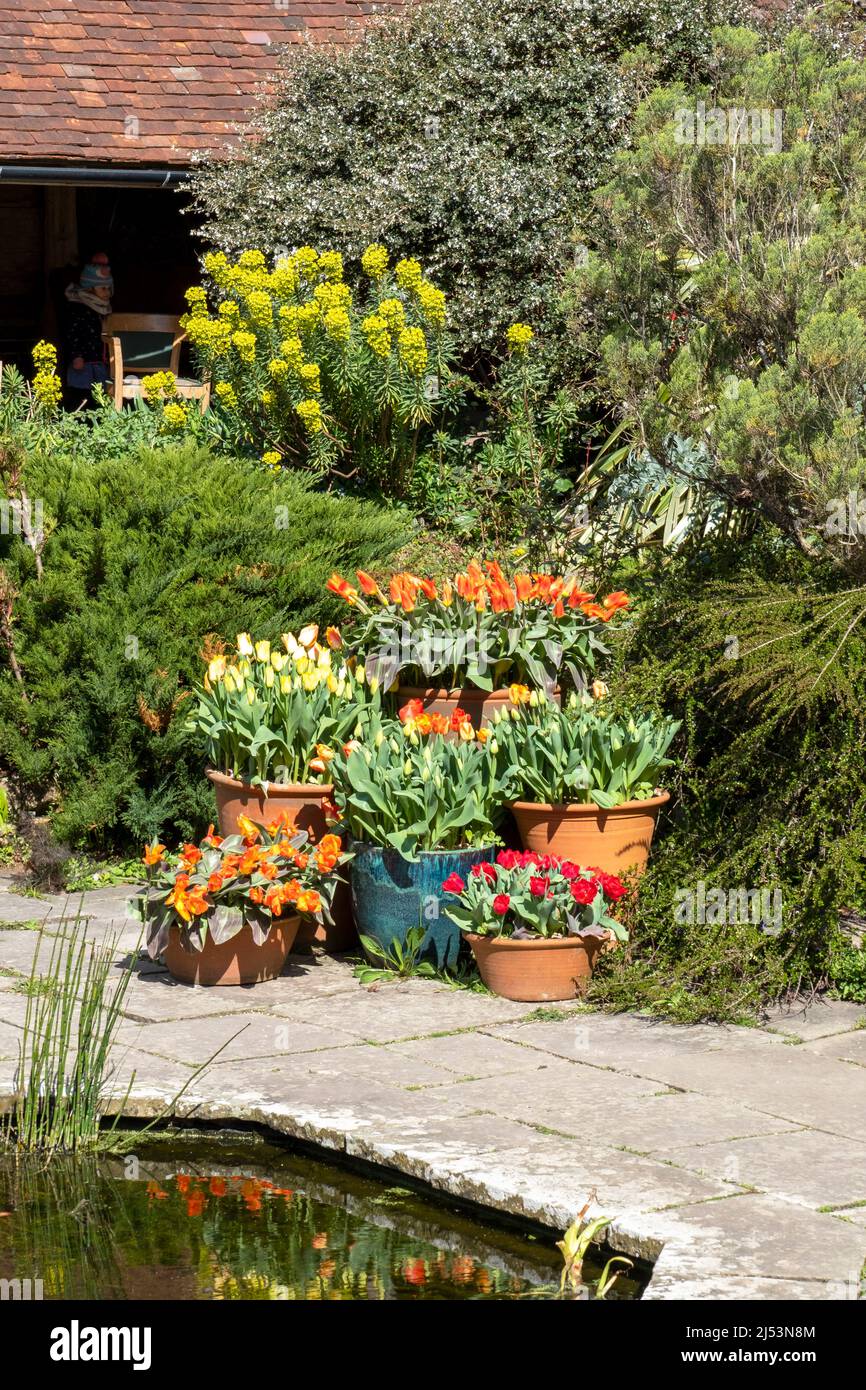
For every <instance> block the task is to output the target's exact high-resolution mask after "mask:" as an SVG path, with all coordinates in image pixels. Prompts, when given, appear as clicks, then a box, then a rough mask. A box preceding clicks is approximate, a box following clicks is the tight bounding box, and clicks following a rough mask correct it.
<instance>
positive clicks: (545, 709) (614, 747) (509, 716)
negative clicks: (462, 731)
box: [492, 686, 680, 808]
mask: <svg viewBox="0 0 866 1390" xmlns="http://www.w3.org/2000/svg"><path fill="white" fill-rule="evenodd" d="M679 727H680V726H679V723H678V722H677V721H676V720H673V719H668V718H667V717H665V716H658V715H654V714H642V713H634V714H629V715H625V716H619V715H617V714H614V713H605V712H604V709H603V708H601V707H600V706H599V704H598V703H597V702H595V701H593V699H592V697H591V696H589V695H588V694H584V695H582V696H578V695H576V694H572V695H571V696H570V698H569V700H568V701H567V703H566V706H565V708H564V709H560V708H559V706H558V705H556V704H555V703H554V702H553V701H551V700H548V699H547V697H546V695H545V694H544V692H543V691H538V690H534V691H530V690H529V689H528V688H527V687H516V686H515V687H513V689H512V699H511V705H510V707H509V708H507V709H505V710H503V711H497V713H496V714H495V715H494V717H493V727H492V732H493V745H492V746H493V748H494V749H495V753H496V758H497V765H498V773H499V777H500V778H501V780H502V783H503V784H504V785H505V786H506V787H507V795H508V799H509V800H511V801H518V800H524V801H536V802H551V803H553V804H554V805H564V804H568V803H581V802H582V803H592V804H594V805H596V806H603V807H606V808H609V807H611V806H620V805H622V803H623V802H625V801H644V800H646V799H647V798H649V797H651V796H653V794H654V793H655V791H656V789H657V786H658V783H659V780H660V778H661V774H662V771H663V769H664V768H666V767H671V766H672V763H673V760H672V759H671V758H668V757H667V756H666V755H667V752H668V749H669V748H670V745H671V742H672V741H673V737H674V735H675V733H676V732H677V729H678V728H679Z"/></svg>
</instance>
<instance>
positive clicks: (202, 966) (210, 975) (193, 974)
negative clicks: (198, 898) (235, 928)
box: [162, 915, 301, 985]
mask: <svg viewBox="0 0 866 1390" xmlns="http://www.w3.org/2000/svg"><path fill="white" fill-rule="evenodd" d="M300 923H301V919H300V917H298V916H297V915H294V916H292V917H286V918H285V919H283V920H282V921H280V920H276V921H275V922H274V924H273V926H272V927H271V929H270V931H269V932H268V936H267V940H266V941H264V942H263V943H262V945H261V946H257V945H256V943H255V941H254V940H253V933H252V929H251V928H250V927H248V926H245V927H241V929H240V931H239V932H238V933H237V935H236V936H233V937H232V938H231V940H230V941H224V942H223V943H222V945H220V946H217V945H216V943H215V942H214V941H213V940H212V939H211V936H210V933H208V935H207V936H206V937H205V943H204V946H203V947H202V949H201V950H200V951H186V950H184V948H183V946H182V945H181V942H180V933H179V931H178V928H177V927H172V928H171V929H170V930H169V934H168V945H167V946H166V948H165V950H164V951H163V953H162V958H163V960H164V961H165V964H166V965H167V966H168V969H169V970H170V971H171V973H172V975H173V976H174V978H175V979H176V980H182V981H183V983H184V984H186V985H254V984H257V983H258V982H259V981H260V980H275V979H276V977H277V976H278V975H279V974H280V972H281V970H282V968H283V966H284V965H285V963H286V957H287V955H288V954H289V951H290V950H291V949H292V945H293V944H294V940H295V936H296V935H297V931H298V927H299V926H300Z"/></svg>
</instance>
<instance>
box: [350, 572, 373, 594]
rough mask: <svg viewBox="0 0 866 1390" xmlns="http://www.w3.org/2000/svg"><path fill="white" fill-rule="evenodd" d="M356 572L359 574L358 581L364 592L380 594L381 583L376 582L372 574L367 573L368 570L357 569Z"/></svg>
mask: <svg viewBox="0 0 866 1390" xmlns="http://www.w3.org/2000/svg"><path fill="white" fill-rule="evenodd" d="M355 573H356V575H357V576H358V583H359V584H360V586H361V589H362V592H363V593H365V594H378V592H379V585H378V584H377V583H376V581H375V579H374V578H373V576H372V574H367V572H366V570H355Z"/></svg>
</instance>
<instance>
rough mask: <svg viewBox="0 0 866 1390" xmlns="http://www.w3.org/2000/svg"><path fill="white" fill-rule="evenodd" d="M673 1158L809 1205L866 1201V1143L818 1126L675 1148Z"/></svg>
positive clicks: (695, 1169)
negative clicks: (825, 1131) (826, 1132)
mask: <svg viewBox="0 0 866 1390" xmlns="http://www.w3.org/2000/svg"><path fill="white" fill-rule="evenodd" d="M674 1161H675V1162H676V1163H678V1164H681V1165H682V1167H684V1168H690V1169H692V1171H693V1172H699V1173H703V1174H704V1176H706V1177H720V1178H721V1177H728V1178H732V1179H733V1180H734V1181H735V1182H740V1183H744V1184H745V1185H746V1186H748V1187H757V1188H760V1190H761V1191H762V1192H767V1193H769V1194H770V1195H772V1196H774V1197H782V1198H784V1199H785V1200H786V1201H789V1202H797V1203H798V1204H799V1205H802V1206H806V1207H811V1208H812V1209H813V1210H814V1211H817V1210H819V1208H821V1207H826V1206H834V1207H841V1206H850V1205H851V1204H852V1203H854V1202H859V1201H866V1144H862V1143H857V1142H856V1141H854V1140H852V1139H844V1138H843V1137H842V1136H841V1135H839V1134H825V1133H823V1132H822V1131H820V1130H794V1131H793V1132H791V1133H788V1134H774V1135H772V1136H763V1135H762V1136H760V1137H756V1138H751V1139H728V1140H726V1141H725V1142H724V1143H721V1144H704V1145H702V1146H701V1147H700V1148H683V1149H677V1150H676V1153H675V1155H674Z"/></svg>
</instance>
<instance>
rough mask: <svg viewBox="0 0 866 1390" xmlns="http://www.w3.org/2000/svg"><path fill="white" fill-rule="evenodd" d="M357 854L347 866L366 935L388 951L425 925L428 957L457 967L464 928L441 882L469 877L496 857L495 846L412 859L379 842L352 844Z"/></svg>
mask: <svg viewBox="0 0 866 1390" xmlns="http://www.w3.org/2000/svg"><path fill="white" fill-rule="evenodd" d="M352 850H353V853H354V855H355V858H354V859H353V860H352V862H351V864H350V866H349V882H350V884H351V889H352V907H353V909H354V913H355V924H356V926H357V928H358V931H359V932H360V933H361V935H362V936H370V937H372V938H373V939H374V940H375V941H378V942H380V944H381V945H382V947H383V948H384V949H385V950H386V951H387V950H388V949H389V948H390V947H391V944H392V942H394V941H397V942H399V943H400V945H401V946H402V944H403V942H404V941H405V940H406V933H407V932H408V931H410V930H411V928H412V927H417V926H418V925H419V923H420V924H421V925H423V926H425V927H426V928H427V933H426V936H425V937H424V941H423V947H422V949H423V954H424V956H425V958H428V959H432V960H434V961H435V963H436V964H437V966H440V967H441V966H444V965H454V964H455V962H456V960H457V952H458V950H459V949H460V930H459V928H458V927H457V926H456V924H455V923H454V922H452V921H451V918H450V917H446V916H445V915H444V912H443V910H442V909H443V903H444V902H445V900H446V899H447V897H448V894H447V893H443V892H442V884H443V882H444V881H445V879H446V878H447V877H448V875H449V874H454V873H457V874H460V876H461V878H466V877H467V875H468V873H469V871H470V869H471V868H472V865H473V864H481V863H483V862H484V861H485V860H488V861H489V860H492V859H493V858H494V857H495V854H496V848H495V846H493V845H488V846H487V847H486V848H485V849H449V850H422V851H421V852H420V853H419V855H418V858H417V859H416V860H415V861H414V862H413V861H412V860H409V859H404V858H403V856H402V855H401V854H398V852H397V850H395V849H380V848H379V847H378V846H376V845H362V844H357V843H355V844H354V845H353V846H352Z"/></svg>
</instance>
